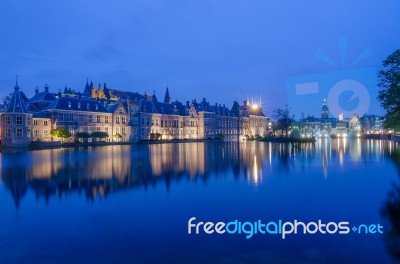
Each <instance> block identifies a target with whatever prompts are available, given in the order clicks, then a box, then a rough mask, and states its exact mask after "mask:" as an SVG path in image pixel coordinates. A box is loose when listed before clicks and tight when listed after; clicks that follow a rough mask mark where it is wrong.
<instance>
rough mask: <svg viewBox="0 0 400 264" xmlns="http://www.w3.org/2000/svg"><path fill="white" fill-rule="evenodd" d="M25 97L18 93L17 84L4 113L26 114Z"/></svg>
mask: <svg viewBox="0 0 400 264" xmlns="http://www.w3.org/2000/svg"><path fill="white" fill-rule="evenodd" d="M25 98H26V96H25V94H24V93H23V92H21V91H20V89H19V86H18V83H17V84H16V85H15V87H14V93H13V95H12V97H11V100H10V102H9V103H8V105H7V107H6V109H5V111H4V112H5V113H28V110H27V107H26V100H25Z"/></svg>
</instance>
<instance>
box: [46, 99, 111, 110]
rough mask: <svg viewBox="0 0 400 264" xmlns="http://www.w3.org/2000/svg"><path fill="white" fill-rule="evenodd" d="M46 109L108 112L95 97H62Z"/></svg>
mask: <svg viewBox="0 0 400 264" xmlns="http://www.w3.org/2000/svg"><path fill="white" fill-rule="evenodd" d="M44 110H45V111H51V110H70V111H83V112H99V113H108V111H107V109H106V108H105V107H104V106H103V105H102V104H100V103H99V102H98V101H96V100H93V99H86V98H85V99H83V98H73V97H60V98H57V99H56V100H55V101H53V102H52V103H51V104H50V105H49V106H48V107H47V108H46V109H44Z"/></svg>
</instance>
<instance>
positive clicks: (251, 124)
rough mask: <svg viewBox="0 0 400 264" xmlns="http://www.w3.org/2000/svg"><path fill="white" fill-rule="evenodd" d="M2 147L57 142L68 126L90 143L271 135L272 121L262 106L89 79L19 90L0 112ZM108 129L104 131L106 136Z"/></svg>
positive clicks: (69, 140) (67, 140)
mask: <svg viewBox="0 0 400 264" xmlns="http://www.w3.org/2000/svg"><path fill="white" fill-rule="evenodd" d="M0 120H1V126H0V134H1V145H2V147H24V146H28V145H29V144H31V143H32V142H34V141H56V140H59V139H56V138H52V136H51V130H53V129H57V128H65V129H67V130H69V131H70V133H71V137H70V138H68V139H65V140H64V141H65V142H74V141H81V142H82V141H90V140H92V139H91V138H90V137H89V138H78V137H77V135H79V133H80V134H82V133H85V134H87V135H90V134H91V133H93V132H104V133H105V134H106V135H107V138H105V139H103V140H105V141H107V142H131V143H134V142H139V141H142V140H171V139H221V140H222V139H223V140H227V141H237V140H241V139H245V138H249V137H256V136H265V135H267V134H268V123H269V119H268V117H266V116H265V115H264V113H263V111H262V108H261V105H256V104H253V105H251V104H249V102H248V101H247V100H246V101H244V103H243V105H239V103H238V102H234V103H233V106H232V107H231V108H228V107H227V106H226V105H221V104H211V103H210V102H208V101H207V100H206V98H203V99H202V100H201V101H200V102H198V101H196V100H192V101H187V102H186V103H182V102H179V101H173V100H172V98H171V96H170V91H169V88H168V87H167V88H166V92H165V96H164V100H163V101H159V100H158V98H157V96H156V94H155V92H154V93H153V95H147V94H146V93H145V94H140V93H137V92H128V91H120V90H116V89H110V88H109V87H107V85H106V84H103V85H101V84H100V85H98V87H97V88H96V87H95V85H94V83H93V81H92V82H90V83H89V81H87V82H86V85H85V88H84V90H83V92H77V91H75V90H72V89H71V88H68V87H65V88H64V90H63V91H61V89H60V90H58V92H51V91H50V88H49V86H48V85H47V84H46V86H45V87H44V90H43V91H41V92H40V91H39V89H38V88H36V89H35V93H34V95H33V97H32V98H30V99H29V98H28V97H27V96H26V95H25V94H24V93H23V92H22V91H21V90H20V88H19V86H18V83H17V84H16V86H15V88H14V93H13V94H12V97H11V99H10V100H9V102H8V103H7V105H5V106H4V107H3V109H2V111H1V112H0ZM104 133H103V134H104Z"/></svg>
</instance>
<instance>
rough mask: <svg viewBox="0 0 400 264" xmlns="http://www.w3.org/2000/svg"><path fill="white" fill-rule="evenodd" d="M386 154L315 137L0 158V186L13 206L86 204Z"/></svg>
mask: <svg viewBox="0 0 400 264" xmlns="http://www.w3.org/2000/svg"><path fill="white" fill-rule="evenodd" d="M394 151H397V144H393V143H392V142H390V141H365V142H361V141H360V140H353V141H352V140H346V139H344V140H332V141H331V140H326V139H322V140H320V141H318V142H317V143H316V144H315V145H314V144H308V145H290V144H272V143H262V142H247V143H187V144H153V145H134V146H107V147H97V148H96V147H94V148H91V147H89V148H80V149H53V150H40V151H33V152H18V153H2V154H1V156H0V157H1V163H0V166H1V175H0V180H1V181H3V183H4V185H5V186H6V187H7V188H8V190H9V191H10V193H11V195H12V196H13V198H14V201H15V205H16V207H18V206H19V204H20V201H21V197H23V196H24V194H25V193H26V192H27V191H28V189H32V190H33V191H34V192H35V194H36V196H37V197H44V198H45V200H46V201H47V200H48V199H49V198H50V197H51V196H63V195H64V194H68V193H70V192H73V191H79V192H83V193H85V194H86V197H87V198H88V199H90V200H93V199H94V198H95V197H100V198H101V197H103V196H106V195H107V194H109V193H110V192H112V191H116V190H120V189H123V188H130V187H134V186H144V187H145V188H147V187H148V185H149V184H151V185H156V184H157V183H158V182H159V181H160V180H161V181H163V182H165V186H166V188H167V189H169V188H170V183H171V181H172V180H174V179H175V180H176V179H179V178H182V177H187V178H189V179H192V180H196V179H201V180H203V181H204V182H206V181H207V179H208V177H209V176H210V174H211V173H212V174H214V175H217V176H218V175H221V176H223V175H226V174H227V172H229V171H232V172H233V175H234V177H240V175H243V176H244V177H246V179H247V181H248V182H250V183H252V184H254V185H259V184H261V183H262V181H263V180H264V179H265V178H266V174H268V171H269V170H276V171H278V172H281V173H288V172H290V171H292V170H294V169H296V168H304V167H310V166H320V167H321V172H322V174H323V176H324V177H328V176H329V166H331V164H330V163H332V162H334V163H339V165H340V166H343V161H344V159H346V160H348V161H350V162H353V163H355V164H357V163H360V162H362V161H364V162H365V161H369V160H379V159H381V158H382V157H383V156H384V155H385V153H389V154H391V153H392V152H394ZM396 153H397V152H396ZM361 157H362V158H361ZM263 174H265V175H263Z"/></svg>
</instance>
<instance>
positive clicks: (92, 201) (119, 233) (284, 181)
mask: <svg viewBox="0 0 400 264" xmlns="http://www.w3.org/2000/svg"><path fill="white" fill-rule="evenodd" d="M0 159H1V160H0V165H1V168H0V170H1V175H0V179H1V182H0V263H44V264H46V263H294V262H296V263H396V259H397V260H399V259H400V195H399V194H400V187H399V186H400V177H399V172H400V146H399V145H397V144H395V143H394V142H390V141H363V140H354V141H352V140H343V139H340V140H332V141H330V140H322V141H319V142H317V143H316V145H315V146H312V145H307V146H302V147H293V146H291V145H284V144H271V143H263V142H247V143H240V144H238V143H186V144H159V145H134V146H107V147H93V148H81V149H72V148H70V149H55V150H38V151H31V152H15V153H4V152H3V153H2V154H1V155H0ZM193 216H194V217H196V218H197V221H214V222H218V221H226V222H229V221H232V220H235V219H238V220H240V221H242V222H244V221H256V220H258V219H261V220H263V221H264V220H265V222H268V221H277V220H279V219H282V220H283V221H293V220H295V219H298V220H301V221H305V222H310V221H317V220H318V219H321V220H323V221H324V222H330V221H338V222H340V221H349V222H350V223H351V224H352V225H353V224H357V225H359V224H377V223H380V224H382V225H383V226H384V233H383V234H369V235H365V234H364V235H361V234H356V233H353V232H352V231H351V233H350V234H348V235H338V234H336V235H310V234H308V235H303V234H299V235H292V236H288V237H287V238H286V239H285V240H283V239H281V237H280V236H279V235H260V234H257V235H254V236H253V237H252V238H251V239H246V238H245V235H243V234H241V235H228V234H225V235H217V234H213V235H205V234H200V235H188V234H187V222H188V220H189V218H191V217H193Z"/></svg>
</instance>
